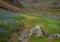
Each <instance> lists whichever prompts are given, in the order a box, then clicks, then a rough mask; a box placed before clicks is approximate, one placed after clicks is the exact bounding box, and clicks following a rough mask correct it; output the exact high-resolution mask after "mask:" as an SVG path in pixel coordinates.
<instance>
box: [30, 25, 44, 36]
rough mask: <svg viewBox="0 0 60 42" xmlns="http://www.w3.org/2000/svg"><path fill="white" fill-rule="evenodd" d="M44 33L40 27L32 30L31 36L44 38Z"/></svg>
mask: <svg viewBox="0 0 60 42" xmlns="http://www.w3.org/2000/svg"><path fill="white" fill-rule="evenodd" d="M44 34H45V33H44V31H43V30H42V28H41V27H40V26H38V25H37V26H35V27H34V28H33V29H32V30H31V34H30V35H35V36H44Z"/></svg>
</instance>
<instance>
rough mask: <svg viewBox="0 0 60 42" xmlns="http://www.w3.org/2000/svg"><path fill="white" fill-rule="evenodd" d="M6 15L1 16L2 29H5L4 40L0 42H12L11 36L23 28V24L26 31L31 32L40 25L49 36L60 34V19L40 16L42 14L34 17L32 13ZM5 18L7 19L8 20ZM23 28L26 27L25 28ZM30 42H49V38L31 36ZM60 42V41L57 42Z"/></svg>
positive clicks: (2, 34)
mask: <svg viewBox="0 0 60 42" xmlns="http://www.w3.org/2000/svg"><path fill="white" fill-rule="evenodd" d="M12 13H13V12H12ZM6 14H7V13H4V14H1V15H0V27H1V28H3V30H2V33H1V38H2V39H1V38H0V42H11V40H10V38H9V39H8V37H9V36H10V34H13V33H16V32H17V31H18V30H19V29H20V28H21V24H24V25H25V26H26V29H28V30H29V31H30V30H31V28H33V27H34V26H35V25H37V24H38V25H40V26H41V27H42V28H43V30H44V31H45V33H46V34H47V35H51V34H55V33H59V34H60V23H59V22H60V20H59V18H47V17H46V16H40V14H35V15H34V14H32V13H31V14H25V13H24V14H23V13H17V15H16V14H15V13H13V15H12V14H11V13H9V14H7V15H6ZM5 17H7V19H6V18H5ZM5 19H6V21H5ZM23 28H25V27H24V26H23ZM6 36H7V37H6ZM7 40H8V41H7ZM29 41H31V42H47V38H46V37H35V36H31V37H30V38H29ZM59 41H60V40H59V39H57V40H56V42H59ZM54 42H55V40H54Z"/></svg>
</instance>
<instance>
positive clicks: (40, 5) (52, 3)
mask: <svg viewBox="0 0 60 42" xmlns="http://www.w3.org/2000/svg"><path fill="white" fill-rule="evenodd" d="M19 1H20V2H21V3H22V4H23V6H24V7H25V8H28V9H31V8H33V9H47V8H50V7H60V0H19Z"/></svg>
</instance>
